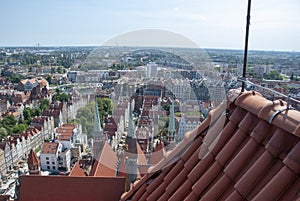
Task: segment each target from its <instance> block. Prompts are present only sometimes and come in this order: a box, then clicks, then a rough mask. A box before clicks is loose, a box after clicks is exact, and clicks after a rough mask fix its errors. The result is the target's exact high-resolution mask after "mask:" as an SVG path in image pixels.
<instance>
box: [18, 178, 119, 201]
mask: <svg viewBox="0 0 300 201" xmlns="http://www.w3.org/2000/svg"><path fill="white" fill-rule="evenodd" d="M20 182H21V185H20V194H19V197H18V198H19V200H20V201H28V200H30V201H33V200H37V201H53V200H55V201H83V200H84V201H85V200H88V201H115V200H119V199H120V196H121V194H122V192H123V191H124V185H125V178H111V177H63V176H21V181H20Z"/></svg>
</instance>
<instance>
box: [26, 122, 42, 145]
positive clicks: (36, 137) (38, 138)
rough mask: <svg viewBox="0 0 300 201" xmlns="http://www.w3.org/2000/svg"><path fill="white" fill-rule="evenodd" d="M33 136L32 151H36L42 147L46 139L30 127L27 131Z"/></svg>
mask: <svg viewBox="0 0 300 201" xmlns="http://www.w3.org/2000/svg"><path fill="white" fill-rule="evenodd" d="M26 132H27V133H29V134H30V135H31V149H33V150H36V149H38V148H39V147H40V146H42V144H43V142H44V139H43V137H42V135H41V131H40V130H38V129H37V128H35V127H33V126H29V127H28V128H27V130H26Z"/></svg>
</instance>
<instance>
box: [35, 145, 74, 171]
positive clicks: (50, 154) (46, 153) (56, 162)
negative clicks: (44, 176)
mask: <svg viewBox="0 0 300 201" xmlns="http://www.w3.org/2000/svg"><path fill="white" fill-rule="evenodd" d="M40 161H41V170H44V171H51V172H57V171H69V170H70V163H71V151H70V150H69V149H67V148H65V147H63V144H61V143H60V142H45V143H44V144H43V147H42V150H41V153H40Z"/></svg>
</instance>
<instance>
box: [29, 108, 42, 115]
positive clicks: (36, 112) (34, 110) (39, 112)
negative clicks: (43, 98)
mask: <svg viewBox="0 0 300 201" xmlns="http://www.w3.org/2000/svg"><path fill="white" fill-rule="evenodd" d="M41 114H42V111H41V109H40V108H38V107H37V108H34V109H32V110H31V116H32V117H35V116H40V115H41Z"/></svg>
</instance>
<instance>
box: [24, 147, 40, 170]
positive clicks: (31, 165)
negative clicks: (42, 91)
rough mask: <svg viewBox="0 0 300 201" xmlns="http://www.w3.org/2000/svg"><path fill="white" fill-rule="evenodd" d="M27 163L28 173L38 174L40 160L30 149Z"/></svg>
mask: <svg viewBox="0 0 300 201" xmlns="http://www.w3.org/2000/svg"><path fill="white" fill-rule="evenodd" d="M27 163H28V169H29V174H30V175H39V174H40V160H39V158H38V156H37V155H36V153H35V152H34V151H33V150H32V149H31V150H30V152H29V155H28V159H27Z"/></svg>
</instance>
